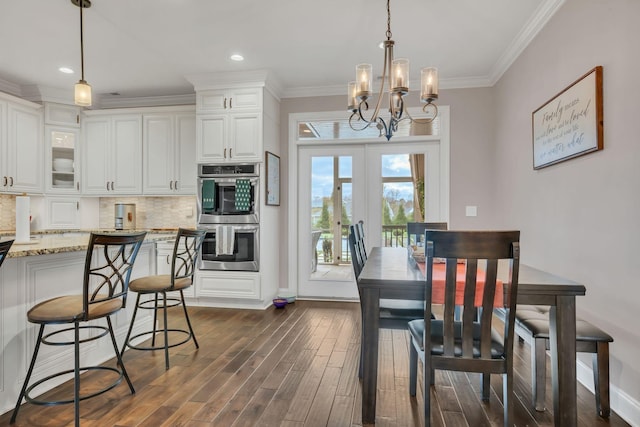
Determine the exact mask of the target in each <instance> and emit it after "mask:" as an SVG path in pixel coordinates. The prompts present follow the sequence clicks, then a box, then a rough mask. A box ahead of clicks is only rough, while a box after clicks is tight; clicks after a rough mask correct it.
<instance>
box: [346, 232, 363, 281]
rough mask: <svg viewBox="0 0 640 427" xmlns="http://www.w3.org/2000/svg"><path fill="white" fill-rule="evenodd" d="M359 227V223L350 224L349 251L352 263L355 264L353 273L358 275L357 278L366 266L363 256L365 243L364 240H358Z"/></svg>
mask: <svg viewBox="0 0 640 427" xmlns="http://www.w3.org/2000/svg"><path fill="white" fill-rule="evenodd" d="M358 235H359V232H358V227H357V225H350V226H349V251H350V252H351V265H352V266H353V274H354V275H355V277H356V280H357V279H358V277H359V276H360V272H361V271H362V268H363V267H364V263H365V261H366V260H365V259H364V258H363V256H362V249H361V246H362V245H363V241H362V240H358Z"/></svg>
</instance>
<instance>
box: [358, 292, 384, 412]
mask: <svg viewBox="0 0 640 427" xmlns="http://www.w3.org/2000/svg"><path fill="white" fill-rule="evenodd" d="M360 304H362V313H363V315H362V328H363V329H362V331H363V336H362V339H363V341H364V344H363V345H362V346H361V348H362V351H363V352H364V357H363V358H362V364H363V375H362V423H363V424H365V423H369V424H371V423H375V422H376V390H377V388H378V342H379V330H378V329H379V324H380V313H379V311H380V292H379V290H378V289H365V288H363V289H362V290H361V300H360Z"/></svg>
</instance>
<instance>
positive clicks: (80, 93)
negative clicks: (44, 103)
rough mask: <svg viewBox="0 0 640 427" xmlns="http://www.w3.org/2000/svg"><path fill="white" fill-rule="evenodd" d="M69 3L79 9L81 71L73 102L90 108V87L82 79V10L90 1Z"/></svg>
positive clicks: (82, 0)
mask: <svg viewBox="0 0 640 427" xmlns="http://www.w3.org/2000/svg"><path fill="white" fill-rule="evenodd" d="M71 3H73V4H74V5H76V6H78V8H79V9H80V68H81V70H82V77H81V78H80V81H78V83H76V86H75V91H74V97H73V98H74V102H75V104H76V105H79V106H81V107H90V106H91V85H90V84H89V83H87V81H86V80H85V79H84V34H83V33H84V28H83V19H82V15H83V14H82V9H84V8H85V7H91V1H90V0H71Z"/></svg>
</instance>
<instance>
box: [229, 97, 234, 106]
mask: <svg viewBox="0 0 640 427" xmlns="http://www.w3.org/2000/svg"><path fill="white" fill-rule="evenodd" d="M232 102H233V98H229V108H233V105H232V104H231V103H232Z"/></svg>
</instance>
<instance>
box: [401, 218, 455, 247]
mask: <svg viewBox="0 0 640 427" xmlns="http://www.w3.org/2000/svg"><path fill="white" fill-rule="evenodd" d="M448 229H449V225H448V224H447V223H446V222H408V223H407V247H409V246H411V245H418V243H420V241H421V239H423V238H424V232H425V231H426V230H448ZM412 238H413V239H412ZM423 243H424V242H423Z"/></svg>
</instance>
